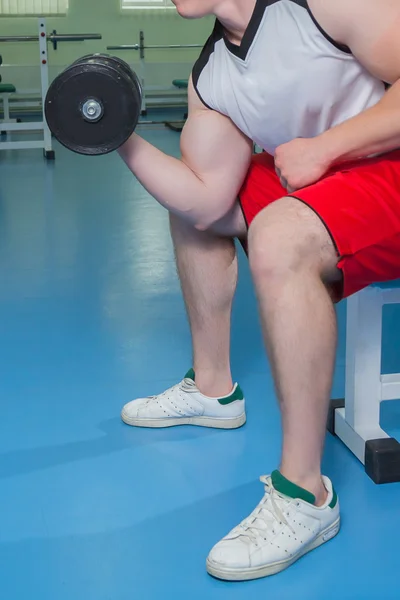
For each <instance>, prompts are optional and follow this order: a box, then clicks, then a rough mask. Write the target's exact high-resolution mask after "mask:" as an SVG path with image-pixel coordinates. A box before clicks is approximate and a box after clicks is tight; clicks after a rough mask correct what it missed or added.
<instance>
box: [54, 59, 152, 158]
mask: <svg viewBox="0 0 400 600" xmlns="http://www.w3.org/2000/svg"><path fill="white" fill-rule="evenodd" d="M141 106H142V86H141V84H140V81H139V79H138V77H137V75H136V73H134V71H132V69H131V68H130V66H129V65H128V64H127V63H126V62H124V61H123V60H121V59H120V58H116V57H114V56H109V55H108V54H91V55H88V56H83V57H82V58H80V59H79V60H77V61H76V62H74V63H73V64H72V65H70V66H69V67H67V69H66V70H65V71H63V72H62V73H61V74H60V75H58V77H56V78H55V80H54V81H53V83H52V84H51V85H50V87H49V89H48V92H47V94H46V98H45V116H46V121H47V124H48V126H49V129H50V131H51V132H52V133H53V135H54V137H55V138H56V139H57V140H58V141H59V142H60V143H61V144H62V145H63V146H65V147H66V148H68V149H69V150H72V151H73V152H76V153H78V154H86V155H100V154H108V153H109V152H113V151H114V150H117V148H119V147H120V146H122V144H124V142H126V140H127V139H128V138H129V137H130V136H131V135H132V133H133V132H134V130H135V128H136V125H137V124H138V121H139V116H140V111H141Z"/></svg>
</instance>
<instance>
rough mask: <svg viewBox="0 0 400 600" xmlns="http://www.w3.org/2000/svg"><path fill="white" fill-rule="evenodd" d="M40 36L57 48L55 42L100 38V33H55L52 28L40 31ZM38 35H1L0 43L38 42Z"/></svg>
mask: <svg viewBox="0 0 400 600" xmlns="http://www.w3.org/2000/svg"><path fill="white" fill-rule="evenodd" d="M40 36H42V37H46V38H47V41H48V42H51V43H52V44H53V48H54V50H57V44H58V43H59V42H84V41H86V40H101V39H102V35H101V33H57V31H56V30H54V31H53V32H52V33H49V34H48V35H46V34H45V33H44V32H42V33H40ZM38 41H39V35H2V36H0V43H2V42H38Z"/></svg>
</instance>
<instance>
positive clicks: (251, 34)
mask: <svg viewBox="0 0 400 600" xmlns="http://www.w3.org/2000/svg"><path fill="white" fill-rule="evenodd" d="M280 1H281V0H256V4H255V6H254V10H253V13H252V15H251V17H250V21H249V24H248V25H247V27H246V30H245V32H244V34H243V38H242V41H241V43H240V44H239V45H237V44H233V43H232V42H231V41H230V40H228V38H227V36H226V34H225V32H224V29H223V27H222V25H220V27H221V32H222V37H223V40H224V42H225V46H226V47H227V48H228V50H229V52H231V53H232V54H234V55H235V56H237V57H238V58H240V59H242V60H245V59H246V57H247V54H248V52H249V50H250V48H251V45H252V43H253V42H254V38H255V37H256V35H257V31H258V29H259V27H260V24H261V21H262V19H263V17H264V13H265V9H266V8H268V6H271V5H272V4H276V3H277V2H280Z"/></svg>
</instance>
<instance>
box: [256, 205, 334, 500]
mask: <svg viewBox="0 0 400 600" xmlns="http://www.w3.org/2000/svg"><path fill="white" fill-rule="evenodd" d="M249 255H250V264H251V268H252V273H253V277H254V282H255V285H256V290H257V296H258V300H259V304H260V310H261V317H262V321H263V327H264V336H265V341H266V346H267V349H268V352H269V356H270V360H271V364H272V369H273V373H274V378H275V383H276V387H277V393H278V396H279V399H280V404H281V412H282V421H283V451H282V462H281V472H282V474H283V475H284V476H285V477H287V478H288V479H289V480H291V481H293V482H294V483H297V484H298V485H300V486H301V487H303V488H305V489H307V490H309V491H310V492H312V493H313V494H315V496H316V501H317V504H323V503H324V501H325V498H326V491H325V488H324V486H323V483H322V479H321V460H322V453H323V447H324V440H325V432H326V421H327V411H328V403H329V397H330V391H331V385H332V376H333V369H334V360H335V350H336V319H335V311H334V307H333V303H332V300H331V298H330V295H329V291H328V290H327V287H326V286H325V283H324V281H327V282H332V283H333V282H334V281H336V280H338V278H339V277H340V272H339V270H338V269H337V266H336V265H337V255H336V251H335V248H334V246H333V243H332V241H331V238H330V236H329V234H328V232H327V231H326V229H325V227H324V225H323V224H322V223H321V221H320V219H319V218H318V217H317V216H316V215H315V214H314V213H313V212H312V211H311V210H310V209H309V208H308V207H306V206H305V205H303V204H302V203H301V202H299V201H297V200H295V199H293V198H284V199H282V200H279V201H278V202H276V203H275V204H273V205H271V206H269V207H268V208H266V209H265V210H264V211H263V212H262V213H261V214H260V215H258V217H257V218H256V219H255V221H254V222H253V224H252V226H251V228H250V232H249Z"/></svg>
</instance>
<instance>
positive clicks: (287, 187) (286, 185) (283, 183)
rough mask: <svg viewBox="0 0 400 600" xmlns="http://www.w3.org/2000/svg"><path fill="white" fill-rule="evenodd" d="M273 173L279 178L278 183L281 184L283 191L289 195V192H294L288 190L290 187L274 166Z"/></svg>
mask: <svg viewBox="0 0 400 600" xmlns="http://www.w3.org/2000/svg"><path fill="white" fill-rule="evenodd" d="M275 172H276V174H277V175H278V177H279V181H280V182H281V186H282V187H284V188H285V190H287V191H288V192H289V193H291V191H294V190H291V188H290V186H289V184H288V182H287V179H285V177H283V175H282V173H281V170H280V169H279V168H278V167H277V166H276V165H275Z"/></svg>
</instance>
